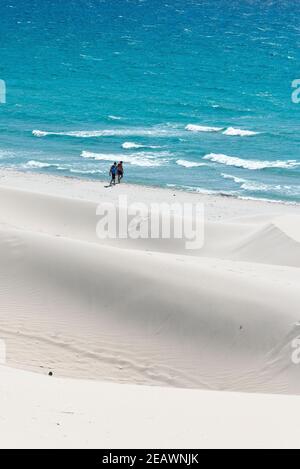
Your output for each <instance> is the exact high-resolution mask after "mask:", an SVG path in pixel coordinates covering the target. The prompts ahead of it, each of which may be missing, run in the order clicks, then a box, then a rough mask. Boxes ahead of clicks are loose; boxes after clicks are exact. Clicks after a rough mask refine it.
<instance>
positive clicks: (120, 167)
mask: <svg viewBox="0 0 300 469" xmlns="http://www.w3.org/2000/svg"><path fill="white" fill-rule="evenodd" d="M117 173H118V183H119V184H120V182H121V179H123V176H124V168H123V161H119V163H118V166H117Z"/></svg>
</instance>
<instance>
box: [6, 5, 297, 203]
mask: <svg viewBox="0 0 300 469" xmlns="http://www.w3.org/2000/svg"><path fill="white" fill-rule="evenodd" d="M299 7H300V5H299V4H298V2H295V1H292V0H289V1H286V0H277V1H276V0H252V1H250V0H249V1H246V0H239V1H236V0H215V1H213V0H76V1H73V0H64V1H63V0H47V1H41V0H1V3H0V20H1V26H0V79H2V80H4V81H5V83H6V89H7V96H6V104H0V167H3V168H6V167H10V168H17V169H19V170H22V171H30V172H32V171H34V172H42V173H47V174H60V175H65V176H77V177H81V178H92V179H96V180H99V183H100V181H103V180H104V179H106V178H108V171H109V167H110V164H111V162H113V161H115V160H123V161H124V162H125V181H127V182H131V183H138V184H147V185H154V186H162V187H167V186H169V187H177V188H180V189H182V190H188V191H198V192H212V193H223V194H227V195H233V196H237V197H247V198H248V197H250V198H252V197H254V198H266V199H271V200H283V201H286V202H300V183H299V177H300V151H299V144H300V122H299V117H300V104H296V103H293V102H292V97H291V96H292V92H293V88H292V86H291V83H292V81H293V80H295V79H297V78H300V67H299V59H300V48H299V45H300V36H299V33H300V21H299V19H300V8H299Z"/></svg>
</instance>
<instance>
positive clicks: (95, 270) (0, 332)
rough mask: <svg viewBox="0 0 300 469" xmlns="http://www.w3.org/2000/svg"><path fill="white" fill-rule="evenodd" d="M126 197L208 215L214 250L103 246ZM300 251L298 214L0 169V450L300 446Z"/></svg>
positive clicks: (293, 208)
mask: <svg viewBox="0 0 300 469" xmlns="http://www.w3.org/2000/svg"><path fill="white" fill-rule="evenodd" d="M120 195H123V196H125V195H126V196H127V197H128V202H129V203H131V202H144V203H147V204H149V203H153V202H156V203H163V202H167V203H174V202H175V201H176V202H177V203H194V204H195V203H203V204H204V207H205V242H204V247H203V248H202V249H200V250H186V249H185V245H184V242H183V241H182V240H175V241H174V240H160V239H158V240H157V239H143V240H132V239H129V240H120V239H115V240H100V239H99V238H98V237H97V236H96V225H97V221H98V219H99V217H97V215H96V209H97V206H98V205H99V204H104V203H106V202H113V203H115V204H116V203H117V201H118V197H119V196H120ZM299 241H300V206H299V205H285V204H281V203H271V202H264V201H254V200H239V199H235V198H232V197H221V196H208V195H207V196H206V195H201V194H196V193H187V192H179V191H175V190H172V189H160V188H153V187H152V188H151V187H144V186H138V185H136V186H135V185H127V184H121V185H119V186H116V187H112V188H106V187H105V183H104V182H95V181H89V180H82V179H71V178H63V177H55V176H46V175H40V174H29V173H26V174H25V173H17V172H14V171H9V170H5V171H4V170H1V171H0V252H1V260H2V262H1V269H0V294H1V304H0V313H1V314H0V339H2V340H4V341H5V344H6V349H7V361H6V366H3V367H1V368H0V383H1V384H0V403H1V404H0V405H1V416H2V419H0V432H1V434H3V435H5V436H4V437H3V438H1V442H0V445H1V446H2V447H14V446H18V445H21V446H22V447H34V446H36V445H37V446H39V447H78V446H79V447H128V446H131V447H145V446H150V447H177V448H179V447H234V446H235V447H236V446H238V447H251V446H255V447H264V446H268V447H276V446H277V447H278V446H282V447H289V446H290V447H292V446H293V445H294V446H295V445H298V441H297V437H296V436H297V434H298V433H299V428H298V426H299V424H298V423H297V422H298V421H299V419H298V415H297V412H298V411H297V407H298V404H299V402H300V400H299V399H300V398H299V397H298V396H297V395H299V394H300V381H299V366H300V364H299V365H297V364H296V363H295V362H293V360H292V354H293V352H294V349H293V343H294V342H293V341H294V340H295V339H297V337H298V336H299V335H300V332H299V331H300V323H299V320H300V312H299V299H300V294H299V284H300V282H299V281H300V272H299V266H300V244H299ZM299 355H300V354H299ZM49 372H52V373H53V376H51V377H50V376H48V373H49ZM39 375H44V376H39ZM69 378H73V379H69ZM74 378H75V379H74ZM138 385H139V386H138ZM179 388H180V389H179ZM254 393H255V394H254ZM279 394H280V395H279ZM287 395H289V396H287ZM290 395H293V396H290ZM70 396H71V397H70ZM155 412H156V414H155ZM130 418H131V419H132V423H131V424H130V427H129V430H128V420H129V419H130ZM174 419H175V422H176V425H174ZM21 422H22V423H21ZM35 422H36V423H35ZM274 423H276V425H275V424H274ZM16 428H17V430H16ZM280 428H281V429H282V431H281V430H279V429H280ZM78 429H80V431H79V430H78ZM80 432H81V433H82V434H83V435H84V438H83V437H82V436H80ZM24 433H26V438H25V437H24Z"/></svg>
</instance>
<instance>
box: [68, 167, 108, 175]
mask: <svg viewBox="0 0 300 469" xmlns="http://www.w3.org/2000/svg"><path fill="white" fill-rule="evenodd" d="M70 173H75V174H103V173H104V171H101V169H74V168H71V169H70Z"/></svg>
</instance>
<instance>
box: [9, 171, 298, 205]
mask: <svg viewBox="0 0 300 469" xmlns="http://www.w3.org/2000/svg"><path fill="white" fill-rule="evenodd" d="M13 175H15V176H16V177H20V178H22V179H23V178H25V179H26V176H28V177H29V178H30V179H32V178H36V179H38V178H42V179H43V178H45V179H48V180H49V181H50V180H53V181H54V180H70V181H80V182H82V183H91V184H94V185H97V186H98V187H99V184H102V183H103V184H105V183H107V184H109V177H107V178H103V179H100V178H99V179H93V178H91V177H82V176H77V175H61V174H45V173H42V172H38V171H28V170H26V171H21V170H17V169H11V168H1V169H0V185H1V179H2V178H3V177H6V176H7V177H11V176H13ZM121 186H122V187H129V188H141V189H146V190H149V189H150V190H151V189H152V190H155V191H157V190H159V191H169V192H172V193H178V194H188V195H189V196H192V197H195V196H198V197H200V198H201V199H204V200H207V199H210V198H211V199H214V200H215V199H220V200H236V201H238V202H241V203H244V202H246V203H247V202H248V203H249V204H251V203H259V204H267V205H277V206H287V207H300V203H299V202H296V201H284V200H276V199H267V198H266V199H265V198H262V197H260V198H258V197H244V196H236V195H234V194H227V193H226V192H224V193H223V192H222V191H220V192H218V191H215V192H214V191H211V192H210V191H208V190H205V189H201V188H199V191H196V190H195V191H192V190H187V189H184V188H180V187H178V186H176V185H174V188H173V187H172V184H170V186H169V187H167V186H162V185H159V184H158V185H154V184H149V185H147V184H144V183H138V182H137V183H131V182H130V183H128V182H122V183H121Z"/></svg>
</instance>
